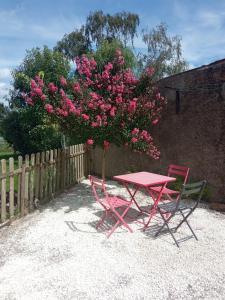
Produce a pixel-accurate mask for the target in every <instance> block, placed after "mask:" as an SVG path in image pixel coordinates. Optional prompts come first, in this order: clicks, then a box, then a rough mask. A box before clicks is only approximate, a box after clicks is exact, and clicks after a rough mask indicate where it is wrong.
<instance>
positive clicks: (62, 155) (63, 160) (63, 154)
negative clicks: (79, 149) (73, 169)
mask: <svg viewBox="0 0 225 300" xmlns="http://www.w3.org/2000/svg"><path fill="white" fill-rule="evenodd" d="M65 169H66V168H65V149H63V150H62V152H61V184H62V185H61V190H64V189H65Z"/></svg>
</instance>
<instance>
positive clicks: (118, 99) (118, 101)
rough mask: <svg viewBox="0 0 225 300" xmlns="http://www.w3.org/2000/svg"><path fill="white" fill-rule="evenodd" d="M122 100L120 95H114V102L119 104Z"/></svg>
mask: <svg viewBox="0 0 225 300" xmlns="http://www.w3.org/2000/svg"><path fill="white" fill-rule="evenodd" d="M122 102H123V98H122V97H121V96H118V97H116V103H117V104H120V103H122Z"/></svg>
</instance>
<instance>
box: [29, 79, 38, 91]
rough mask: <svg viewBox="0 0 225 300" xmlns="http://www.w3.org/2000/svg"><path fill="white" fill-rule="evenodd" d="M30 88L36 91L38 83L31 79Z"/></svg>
mask: <svg viewBox="0 0 225 300" xmlns="http://www.w3.org/2000/svg"><path fill="white" fill-rule="evenodd" d="M30 87H31V88H32V89H35V88H36V87H37V83H36V82H35V81H34V79H31V81H30Z"/></svg>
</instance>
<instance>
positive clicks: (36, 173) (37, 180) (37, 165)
mask: <svg viewBox="0 0 225 300" xmlns="http://www.w3.org/2000/svg"><path fill="white" fill-rule="evenodd" d="M34 181H35V187H34V193H35V202H38V201H40V153H36V155H35V171H34Z"/></svg>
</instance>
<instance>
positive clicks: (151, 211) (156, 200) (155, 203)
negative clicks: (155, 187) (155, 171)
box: [143, 182, 167, 231]
mask: <svg viewBox="0 0 225 300" xmlns="http://www.w3.org/2000/svg"><path fill="white" fill-rule="evenodd" d="M166 184H167V182H166V183H164V185H162V188H161V190H160V192H159V194H158V196H157V198H154V197H153V196H152V193H151V192H150V189H149V188H148V189H147V191H148V193H149V195H150V196H151V198H152V199H153V201H154V204H153V207H152V208H151V209H150V212H149V219H148V222H147V223H146V224H145V226H144V228H143V230H144V231H145V230H146V228H147V227H148V225H149V223H150V222H151V219H152V217H153V216H154V215H155V214H156V212H157V207H158V204H159V201H160V199H161V197H162V192H163V189H164V188H165V186H166Z"/></svg>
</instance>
